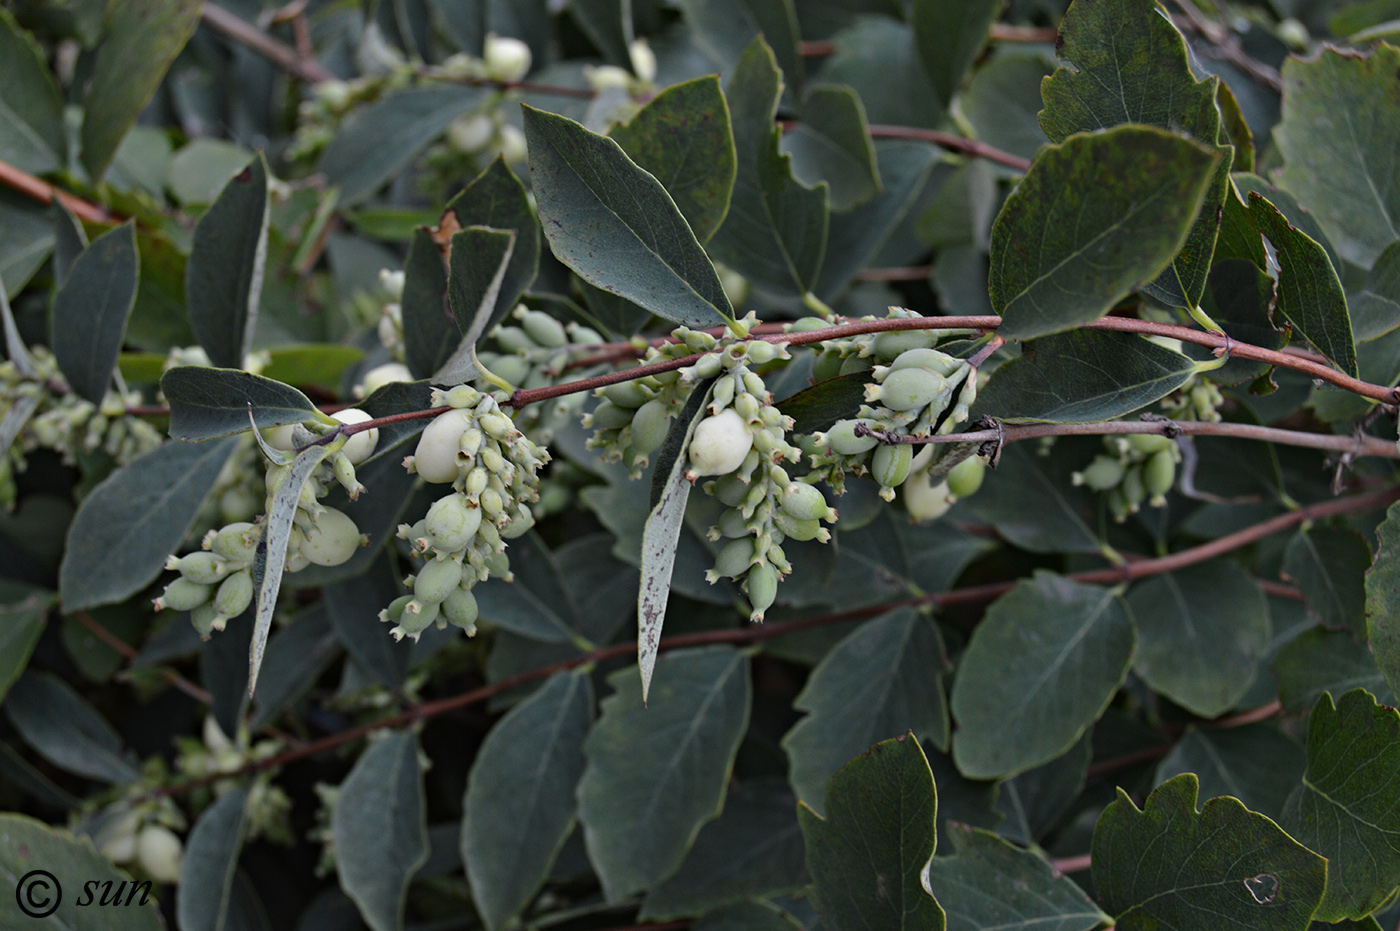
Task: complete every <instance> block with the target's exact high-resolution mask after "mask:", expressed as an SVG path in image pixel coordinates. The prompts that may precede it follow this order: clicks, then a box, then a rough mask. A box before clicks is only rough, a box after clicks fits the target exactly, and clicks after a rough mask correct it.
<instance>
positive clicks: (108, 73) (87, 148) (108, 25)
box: [81, 0, 203, 183]
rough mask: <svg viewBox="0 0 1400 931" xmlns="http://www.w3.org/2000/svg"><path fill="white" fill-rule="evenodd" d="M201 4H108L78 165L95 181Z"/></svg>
mask: <svg viewBox="0 0 1400 931" xmlns="http://www.w3.org/2000/svg"><path fill="white" fill-rule="evenodd" d="M201 7H203V4H202V3H199V2H198V0H149V2H144V3H123V4H120V5H118V6H115V7H111V8H109V9H108V11H107V15H106V18H105V23H104V26H105V30H104V34H103V38H102V44H101V45H99V46H98V48H97V57H96V59H95V60H94V61H93V64H92V77H91V79H90V82H89V87H91V90H89V91H88V95H87V100H85V101H84V102H83V128H82V133H81V135H82V158H83V167H84V168H86V169H87V173H88V176H89V177H90V178H91V179H92V180H93V182H94V183H95V182H97V181H99V180H101V178H102V175H103V173H104V172H105V171H106V170H107V165H108V164H109V163H110V162H111V161H112V156H113V155H114V154H115V153H116V151H117V146H118V145H119V144H120V143H121V141H122V137H123V136H125V135H126V133H127V130H129V129H131V126H132V124H133V123H135V122H136V118H137V117H138V116H140V115H141V111H142V110H144V109H145V108H146V104H147V103H148V102H149V101H150V99H151V97H152V96H153V95H154V94H155V92H156V88H157V87H159V86H160V82H161V79H162V78H164V77H165V72H166V71H167V70H168V69H169V68H170V65H171V63H172V62H174V61H175V56H176V55H179V54H180V50H181V49H182V48H184V47H185V43H186V42H188V41H189V39H190V36H192V35H194V31H195V28H196V27H197V26H198V25H199V11H200V8H201Z"/></svg>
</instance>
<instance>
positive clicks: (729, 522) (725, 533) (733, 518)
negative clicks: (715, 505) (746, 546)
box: [718, 508, 749, 540]
mask: <svg viewBox="0 0 1400 931" xmlns="http://www.w3.org/2000/svg"><path fill="white" fill-rule="evenodd" d="M718 527H719V533H720V536H722V537H728V538H729V539H731V540H733V539H738V538H739V537H747V536H748V535H749V525H748V522H747V521H745V520H744V515H743V512H741V511H738V510H735V509H734V508H727V509H726V510H725V511H724V513H723V514H721V515H720V516H719V524H718Z"/></svg>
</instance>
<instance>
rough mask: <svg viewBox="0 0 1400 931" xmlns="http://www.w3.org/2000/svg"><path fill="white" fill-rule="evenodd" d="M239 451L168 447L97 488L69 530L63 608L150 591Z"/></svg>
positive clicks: (231, 446)
mask: <svg viewBox="0 0 1400 931" xmlns="http://www.w3.org/2000/svg"><path fill="white" fill-rule="evenodd" d="M244 416H245V418H246V414H245V415H244ZM237 447H238V441H237V440H235V439H227V440H223V441H221V442H218V443H205V444H195V443H165V444H164V445H162V446H159V447H157V448H155V449H153V450H151V451H150V452H148V453H146V454H144V455H142V456H138V457H137V458H136V459H134V460H132V461H131V462H129V463H127V464H126V465H124V466H122V467H121V468H119V469H117V470H116V471H115V472H113V473H112V474H111V475H109V476H108V477H107V478H106V479H105V480H104V481H103V482H102V484H100V485H98V486H97V487H96V488H95V489H93V491H92V493H91V494H89V495H88V496H87V497H86V498H84V499H83V503H82V506H80V507H79V508H78V513H77V515H76V516H75V517H74V518H73V523H72V525H71V526H69V528H68V539H67V544H66V547H65V549H64V553H63V563H62V565H60V566H59V570H58V590H59V595H60V597H61V599H62V601H63V607H64V610H66V611H77V610H80V609H83V608H92V607H96V606H97V605H104V604H111V603H113V602H117V601H121V600H122V599H124V598H127V597H129V596H131V595H134V594H135V593H136V592H138V591H140V590H141V589H142V588H144V587H146V586H147V585H149V584H150V583H151V582H152V581H153V580H154V579H155V578H156V576H158V575H159V574H160V571H161V568H162V567H163V566H164V565H165V557H166V556H168V555H170V554H171V553H173V552H175V550H176V548H178V547H179V545H180V540H181V539H183V538H184V536H185V533H186V532H187V531H188V530H189V528H190V527H191V525H193V523H194V520H195V516H196V515H197V514H198V512H199V506H200V505H201V504H202V503H203V502H204V498H205V496H206V495H208V494H209V490H210V489H211V488H213V487H214V482H215V481H216V480H217V479H218V477H219V473H220V472H221V471H222V470H223V468H224V464H225V463H227V462H228V460H229V457H230V456H232V455H233V453H234V450H235V449H237Z"/></svg>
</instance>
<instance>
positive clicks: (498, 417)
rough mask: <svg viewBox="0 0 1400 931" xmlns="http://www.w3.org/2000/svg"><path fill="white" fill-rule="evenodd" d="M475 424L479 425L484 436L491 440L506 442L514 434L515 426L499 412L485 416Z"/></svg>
mask: <svg viewBox="0 0 1400 931" xmlns="http://www.w3.org/2000/svg"><path fill="white" fill-rule="evenodd" d="M477 422H478V423H480V424H481V429H482V430H483V431H484V432H485V433H486V435H487V436H489V437H491V438H492V439H497V440H508V439H510V437H511V434H513V433H514V432H515V426H514V424H512V423H511V422H510V418H509V417H507V416H506V415H505V414H502V413H500V412H499V411H492V412H491V413H489V414H485V415H483V416H482V417H480V418H479V419H478V421H477Z"/></svg>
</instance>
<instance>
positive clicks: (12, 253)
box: [0, 188, 54, 294]
mask: <svg viewBox="0 0 1400 931" xmlns="http://www.w3.org/2000/svg"><path fill="white" fill-rule="evenodd" d="M53 245H54V232H53V223H52V222H51V221H50V219H49V216H48V211H47V210H45V209H44V208H43V207H41V206H39V205H38V204H36V203H34V202H33V201H32V200H29V199H28V198H27V197H23V196H21V195H19V194H17V193H15V192H14V191H11V190H9V189H8V188H4V189H0V284H3V285H4V286H5V293H6V294H18V293H19V292H20V291H22V290H24V286H25V285H26V284H28V283H29V279H30V278H31V277H33V275H34V273H35V272H36V271H38V270H39V266H41V265H43V264H44V259H47V258H48V257H49V253H50V252H51V251H53Z"/></svg>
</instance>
